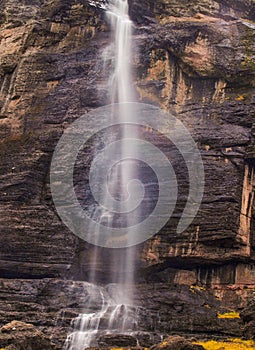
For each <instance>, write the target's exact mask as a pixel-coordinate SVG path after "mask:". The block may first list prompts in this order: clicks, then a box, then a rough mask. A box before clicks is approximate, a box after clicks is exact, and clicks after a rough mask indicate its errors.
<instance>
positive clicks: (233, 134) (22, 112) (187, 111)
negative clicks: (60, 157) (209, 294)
mask: <svg viewBox="0 0 255 350" xmlns="http://www.w3.org/2000/svg"><path fill="white" fill-rule="evenodd" d="M0 4H1V8H2V12H1V15H0V23H1V27H0V39H1V41H0V82H1V94H0V135H1V143H0V155H1V169H0V177H1V197H0V208H1V217H0V227H1V238H2V242H3V244H2V246H1V256H0V272H1V277H2V280H1V283H2V286H4V287H3V290H4V293H3V296H2V300H3V301H4V302H5V300H6V299H5V296H6V295H9V298H10V300H11V301H10V303H9V304H8V305H9V306H8V312H7V310H6V311H5V315H6V314H7V315H8V316H7V318H8V320H12V319H13V318H15V317H18V318H21V319H24V318H25V316H24V314H23V311H18V310H19V308H22V307H21V305H23V306H24V305H26V307H27V308H28V309H29V310H30V314H31V315H34V316H33V317H35V316H36V314H37V313H38V310H40V312H41V321H40V322H39V323H38V321H36V317H35V319H34V323H38V324H39V325H40V326H41V327H46V328H47V327H54V322H53V321H52V317H53V316H52V315H54V317H56V312H58V311H57V308H56V305H57V306H58V307H59V305H60V308H61V307H63V308H67V309H68V312H69V314H68V312H67V315H68V316H67V320H66V321H65V322H66V323H65V326H67V325H68V324H69V321H70V318H72V316H74V314H75V311H74V310H73V309H74V308H75V307H76V306H77V305H76V304H79V300H78V299H77V300H78V301H77V300H75V301H74V300H73V301H72V302H70V301H67V299H68V298H70V296H71V294H72V293H74V294H75V296H76V297H77V298H78V295H79V293H80V289H79V288H80V287H79V286H80V284H79V283H78V284H77V285H76V284H75V283H74V282H70V284H68V282H65V286H64V287H63V286H62V283H63V282H61V281H60V280H59V278H60V279H61V278H68V279H72V278H74V279H76V280H77V279H81V280H83V279H86V276H87V272H88V269H89V266H90V256H91V255H92V254H93V249H94V248H93V247H91V246H89V245H88V244H86V243H85V242H81V241H80V240H79V239H78V238H77V237H76V236H74V235H73V234H72V233H70V232H69V230H68V229H67V228H66V227H65V226H64V225H63V224H62V223H61V221H60V220H59V218H58V216H57V215H56V212H55V210H54V206H53V203H52V199H51V195H50V188H49V169H50V161H51V156H52V152H53V150H54V147H55V145H56V143H57V141H58V139H59V138H60V136H61V134H62V133H63V130H64V129H65V128H66V127H67V126H68V125H69V124H70V123H71V122H72V121H74V120H75V119H77V118H78V117H79V116H81V115H82V114H84V113H86V112H88V111H90V110H91V109H93V108H96V107H99V106H102V105H105V104H107V103H108V91H107V84H106V82H107V72H106V71H105V70H104V67H103V60H102V58H101V57H102V51H103V49H104V48H105V47H107V45H108V44H109V40H110V39H109V28H108V25H107V22H106V20H105V16H104V12H103V10H102V8H101V6H102V5H103V1H100V0H98V1H93V3H92V2H91V3H90V2H89V1H85V0H80V1H74V0H64V1H63V0H62V1H57V0H54V1H46V0H45V1H44V0H38V1H37V0H32V1H23V2H22V4H20V3H18V2H17V1H15V0H6V1H4V0H2V1H1V2H0ZM130 14H131V17H132V20H133V22H134V52H135V54H134V56H135V60H134V71H136V75H135V77H134V79H135V88H136V91H137V98H138V100H139V101H141V102H148V103H153V104H156V105H158V106H161V107H162V108H164V109H167V110H168V111H170V112H171V113H173V114H175V115H176V116H177V117H178V118H180V119H181V120H182V122H183V123H184V124H185V125H186V126H187V127H188V129H189V131H190V132H191V134H192V136H193V138H194V140H195V141H196V142H197V144H198V146H199V149H200V151H201V154H202V157H203V161H204V166H205V176H206V186H205V194H204V198H203V202H202V206H201V209H200V211H199V214H198V216H197V217H196V219H195V220H194V222H193V224H192V225H191V227H190V228H189V229H188V230H187V231H185V232H184V233H183V234H182V235H177V234H176V233H175V227H176V223H177V219H178V217H180V210H179V212H177V215H176V219H175V220H171V221H170V222H169V224H168V225H167V226H166V227H165V228H164V229H163V230H162V231H161V232H160V233H159V234H158V235H157V236H156V237H154V238H153V239H151V240H149V241H148V242H146V243H145V244H143V245H141V246H140V247H139V249H138V252H137V270H138V271H139V276H138V280H139V281H140V282H145V281H148V280H149V281H153V282H157V283H159V282H160V283H163V284H164V283H166V284H167V283H170V284H173V283H175V284H178V285H183V284H186V285H187V284H188V285H192V284H196V283H198V282H199V283H203V284H207V285H211V286H217V288H218V292H217V293H219V295H220V297H223V299H224V296H226V297H227V296H229V295H230V294H228V293H231V292H230V291H229V290H225V288H224V287H223V286H225V285H235V287H236V288H237V289H238V288H242V287H243V286H244V285H251V286H252V285H255V274H254V248H255V238H254V234H253V219H254V155H255V143H254V136H255V134H254V130H255V128H254V125H253V124H254V115H255V98H254V84H255V77H254V74H255V60H254V37H255V35H254V33H255V23H254V22H253V21H254V20H255V11H254V1H252V0H250V1H248V0H242V1H241V0H240V1H234V0H233V1H232V0H229V1H227V0H226V1H212V0H210V1H209V0H196V1H192V2H190V1H186V0H181V1H175V0H172V1H171V0H160V1H151V0H144V1H138V0H137V1H136V0H132V1H130ZM176 169H177V170H176V171H177V173H179V174H180V181H184V180H185V179H183V178H182V176H181V174H182V172H183V169H184V168H183V166H182V165H178V164H177V165H176ZM180 188H185V186H184V184H183V183H182V182H181V183H180ZM101 255H102V261H104V259H106V258H107V252H105V251H104V250H102V254H101ZM101 265H102V264H101ZM101 265H100V266H98V267H97V269H99V270H100V269H101V270H102V276H103V275H104V274H105V271H104V270H103V269H102V267H101ZM45 278H46V280H45ZM49 278H52V279H53V280H49ZM57 278H58V280H56V281H55V280H54V279H57ZM24 279H27V280H26V281H25V280H24ZM32 279H36V281H31V280H32ZM29 280H30V281H29ZM52 285H54V288H55V290H57V289H58V288H60V289H61V288H62V287H63V288H65V289H66V290H67V292H66V293H65V294H63V295H62V294H61V292H60V291H59V294H58V296H59V297H61V296H62V297H63V299H61V300H62V301H61V302H60V303H59V302H57V301H56V305H55V304H54V307H53V305H51V309H50V307H48V306H47V302H46V301H45V300H48V299H47V298H49V296H52V292H51V291H52V289H53V287H52ZM6 286H7V287H6ZM57 286H60V287H57ZM61 286H62V287H61ZM71 286H72V287H73V288H74V289H72V292H71V289H70V292H68V290H69V289H68V288H71ZM159 290H162V286H160V287H159ZM42 291H43V292H42ZM240 291H241V292H240V293H239V294H238V293H237V294H235V299H234V300H233V303H234V301H236V302H237V303H240V300H244V299H245V298H246V297H247V298H248V294H249V292H244V291H243V290H242V289H240ZM8 293H9V294H8ZM143 293H145V292H143ZM150 293H152V294H151V295H153V292H152V291H150ZM158 293H159V294H160V291H158ZM185 293H186V292H185ZM185 293H184V294H183V295H186V294H185ZM145 294H146V293H145ZM45 295H46V296H47V298H46V297H45ZM31 296H33V298H32V299H33V300H32V301H31ZM44 297H45V298H46V299H45V298H44ZM65 298H66V299H65ZM74 299H75V298H74ZM145 299H146V298H145ZM152 299H153V297H152ZM7 300H9V299H8V298H7ZM187 300H188V299H187V298H186V297H183V300H181V301H179V304H180V305H184V304H185V302H187ZM149 303H152V302H149ZM204 303H205V304H206V302H204ZM177 304H178V303H177ZM202 304H203V302H201V305H202ZM75 305H76V306H75ZM201 305H200V306H201ZM156 307H157V306H155V305H154V306H153V307H152V308H154V309H155V308H156ZM170 309H171V307H170ZM20 310H21V309H20ZM52 310H53V311H54V312H53V311H52ZM168 310H169V305H168V306H167V307H166V308H165V311H164V312H166V314H167V313H168ZM171 310H172V309H171ZM175 311H176V310H175ZM177 311H178V310H177ZM177 311H176V312H177ZM51 312H53V314H51ZM162 312H163V311H162ZM171 312H172V311H171ZM33 317H32V318H33ZM54 317H53V318H54ZM155 317H156V316H155ZM1 321H2V322H5V321H7V320H6V316H4V315H2V317H1ZM155 322H156V321H155ZM217 322H218V321H217ZM217 322H216V323H217ZM195 324H196V322H195ZM185 327H186V328H187V327H188V326H187V325H186V324H185V322H184V326H183V331H185ZM192 327H193V326H192ZM199 327H201V324H200V325H199V323H198V324H197V328H199ZM145 328H146V327H145ZM193 328H196V325H195V326H194V327H193ZM209 328H210V327H209ZM216 328H217V327H216ZM207 330H208V329H207Z"/></svg>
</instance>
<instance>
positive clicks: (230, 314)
mask: <svg viewBox="0 0 255 350" xmlns="http://www.w3.org/2000/svg"><path fill="white" fill-rule="evenodd" d="M217 316H218V318H240V314H239V313H238V312H235V311H230V312H226V313H224V314H218V315H217Z"/></svg>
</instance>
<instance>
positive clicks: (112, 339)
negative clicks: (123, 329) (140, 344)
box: [98, 334, 137, 347]
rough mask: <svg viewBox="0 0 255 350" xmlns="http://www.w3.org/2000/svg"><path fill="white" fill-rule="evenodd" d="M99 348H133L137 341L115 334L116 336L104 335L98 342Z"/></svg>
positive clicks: (130, 337)
mask: <svg viewBox="0 0 255 350" xmlns="http://www.w3.org/2000/svg"><path fill="white" fill-rule="evenodd" d="M98 345H99V347H107V346H109V347H111V346H112V347H129V346H131V347H135V346H136V345H137V340H136V338H135V337H132V336H131V335H125V334H116V335H110V334H109V335H107V334H106V335H104V336H101V337H100V338H99V340H98Z"/></svg>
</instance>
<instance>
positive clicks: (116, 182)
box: [64, 0, 138, 350]
mask: <svg viewBox="0 0 255 350" xmlns="http://www.w3.org/2000/svg"><path fill="white" fill-rule="evenodd" d="M128 12H129V7H128V1H127V0H110V1H109V4H108V6H107V7H106V16H107V19H108V21H109V23H110V26H111V33H112V45H111V46H110V47H109V48H108V53H109V52H110V58H109V57H107V58H105V60H110V61H111V66H112V67H113V69H112V74H111V76H110V79H109V100H110V102H111V103H112V104H114V103H118V109H117V112H116V110H115V109H114V111H115V113H118V117H119V118H122V119H121V120H122V121H128V122H129V123H130V122H132V120H130V116H132V110H131V104H130V107H129V105H128V104H127V103H126V102H133V101H134V98H133V94H132V74H131V73H132V70H131V63H130V62H131V36H132V22H131V20H130V18H129V14H128ZM122 103H123V105H122ZM130 133H132V137H134V134H136V131H135V130H134V128H131V127H130V125H125V126H122V130H121V135H122V137H123V138H128V136H129V135H130ZM132 147H133V149H132V152H133V153H132V154H136V152H137V150H136V149H135V146H134V145H133V144H132V143H131V144H130V145H129V147H128V148H129V154H130V148H132ZM118 152H120V153H121V159H125V158H127V157H126V154H127V149H126V143H124V142H123V144H122V145H121V149H120V150H118ZM105 162H106V161H105ZM97 176H99V177H100V174H97ZM136 178H137V173H136V169H135V162H134V160H132V159H128V160H127V161H124V162H120V163H119V164H118V165H117V166H116V167H115V168H114V169H113V171H112V173H111V180H110V182H109V191H110V193H111V194H112V195H113V196H114V197H116V198H117V197H119V208H118V213H128V212H129V210H128V209H129V206H130V203H129V200H128V199H129V198H128V197H129V193H128V190H127V189H129V185H130V182H131V180H133V179H136ZM101 197H103V198H102V201H103V202H104V201H105V203H107V201H108V200H109V198H108V197H107V194H106V193H102V194H101ZM95 212H96V216H99V221H100V222H104V223H106V224H107V225H110V226H111V225H115V227H116V222H119V221H122V225H124V227H126V228H127V233H128V232H129V230H130V227H131V226H132V223H133V222H134V217H132V218H131V219H130V218H129V215H123V216H121V220H120V219H119V218H120V215H117V214H116V213H115V214H114V215H112V214H111V213H109V212H108V211H105V212H102V210H100V211H97V210H95ZM91 234H93V232H92V233H91ZM134 254H135V248H134V247H129V248H126V249H121V250H120V249H111V250H109V261H110V262H111V263H110V264H109V266H114V267H115V269H114V270H113V271H110V273H111V284H110V285H108V286H106V287H105V288H103V287H98V288H100V295H101V309H100V310H98V311H96V312H92V313H91V312H88V313H83V314H80V315H79V316H78V317H77V318H76V319H75V320H74V321H73V333H71V334H70V335H69V336H68V338H67V340H66V343H65V346H64V349H65V350H84V349H85V348H86V347H89V346H97V345H98V344H97V338H98V336H99V334H101V335H102V334H109V333H110V334H112V333H113V334H114V333H115V334H116V333H122V334H123V333H132V332H133V331H135V330H136V325H137V322H136V320H137V314H138V309H137V308H136V307H135V306H133V298H132V292H131V288H130V285H133V283H134ZM99 258H100V248H99V247H95V249H94V256H93V258H92V262H91V265H92V269H91V273H90V276H89V282H90V283H92V284H93V285H94V286H96V284H97V283H98V276H97V271H96V268H95V266H97V262H98V261H99ZM102 288H103V292H101V289H102ZM92 290H93V288H92Z"/></svg>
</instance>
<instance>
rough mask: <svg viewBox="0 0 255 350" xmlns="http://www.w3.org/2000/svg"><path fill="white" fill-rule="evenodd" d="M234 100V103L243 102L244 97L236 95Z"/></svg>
mask: <svg viewBox="0 0 255 350" xmlns="http://www.w3.org/2000/svg"><path fill="white" fill-rule="evenodd" d="M235 100H236V101H243V100H245V96H244V95H238V96H237V97H236V99H235Z"/></svg>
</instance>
